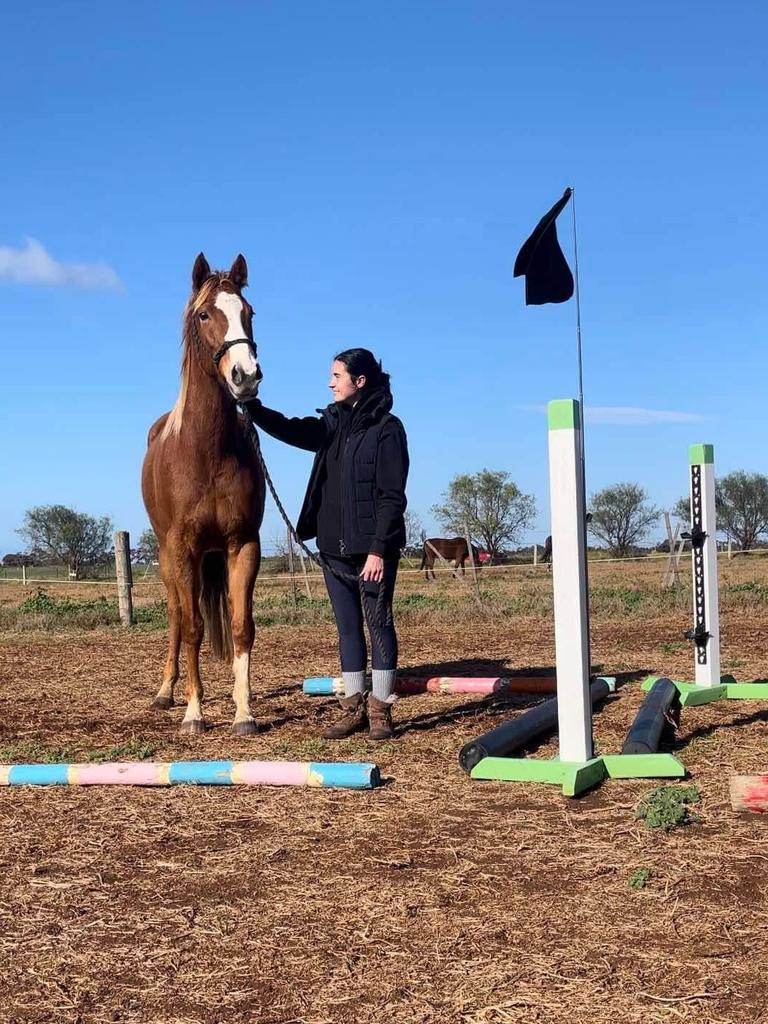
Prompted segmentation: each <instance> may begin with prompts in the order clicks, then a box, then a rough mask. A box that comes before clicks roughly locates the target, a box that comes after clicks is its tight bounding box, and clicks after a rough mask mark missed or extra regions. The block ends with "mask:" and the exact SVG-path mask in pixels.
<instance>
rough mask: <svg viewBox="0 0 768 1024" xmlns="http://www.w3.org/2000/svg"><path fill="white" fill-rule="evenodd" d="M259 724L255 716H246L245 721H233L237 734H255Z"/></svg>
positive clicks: (233, 727)
mask: <svg viewBox="0 0 768 1024" xmlns="http://www.w3.org/2000/svg"><path fill="white" fill-rule="evenodd" d="M258 731H259V726H258V724H257V723H256V720H255V719H254V718H246V719H245V721H243V722H233V724H232V732H233V733H234V734H235V736H255V735H256V733H257V732H258Z"/></svg>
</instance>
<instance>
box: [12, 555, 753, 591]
mask: <svg viewBox="0 0 768 1024" xmlns="http://www.w3.org/2000/svg"><path fill="white" fill-rule="evenodd" d="M736 555H739V556H743V555H750V556H753V555H756V556H760V555H768V548H752V549H750V550H747V551H736V550H732V551H730V552H729V551H728V550H727V549H723V550H721V551H718V558H719V559H721V560H723V559H729V558H731V557H732V556H736ZM669 557H670V556H669V553H668V552H649V553H645V554H641V555H626V556H624V557H622V558H615V557H611V556H609V555H604V554H602V553H600V552H596V551H590V552H589V556H588V562H589V563H590V564H591V565H595V566H599V565H615V564H617V563H624V562H626V563H644V564H648V563H656V562H659V563H660V562H668V561H669ZM270 560H271V561H272V565H270V564H269V563H270ZM280 562H284V559H283V557H282V556H271V557H270V556H268V557H267V558H265V560H264V564H263V566H262V571H261V572H260V573H259V583H260V584H264V583H272V582H275V583H285V582H291V581H296V580H297V579H299V578H300V577H301V575H302V574H301V573H300V571H295V572H294V573H290V572H284V571H282V572H281V571H279V570H277V571H275V568H274V566H275V563H280ZM534 570H536V571H538V572H540V573H546V572H547V571H548V565H547V564H545V563H542V562H538V563H536V562H534V561H533V560H532V559H531V560H530V561H515V562H506V563H504V564H502V565H487V564H486V565H482V566H479V567H478V575H479V577H480V578H481V579H482V577H483V576H484V575H486V574H490V575H493V576H496V575H505V574H515V573H530V572H531V571H534ZM431 571H434V572H435V573H436V574H437V575H440V576H453V575H455V574H456V572H457V571H460V570H455V569H454V568H452V567H449V566H447V565H439V564H437V563H436V564H435V566H434V570H431ZM132 572H133V586H134V587H137V588H140V587H145V586H157V585H158V584H160V583H162V579H161V577H160V574H159V570H158V567H157V566H155V565H149V566H147V565H144V564H134V565H133V566H132ZM423 572H424V570H422V569H419V568H418V567H417V560H416V559H408V558H403V559H401V561H400V568H399V570H398V576H400V577H418V576H421V575H423ZM466 572H467V575H469V574H470V572H471V570H470V568H469V566H467V569H466ZM307 575H308V576H309V578H310V579H311V578H314V579H318V578H319V577H320V576H321V573H320V572H319V570H318V569H317V568H316V567H314V565H313V564H312V563H309V565H308V573H307ZM0 583H16V584H20V585H26V586H34V585H38V584H45V585H46V586H49V585H54V586H55V585H73V584H77V585H78V586H89V585H90V586H101V587H103V586H115V587H116V586H117V573H116V569H115V562H114V560H112V561H109V562H106V563H104V564H102V565H98V566H91V567H89V568H88V569H87V570H86V571H85V574H84V575H83V577H82V578H80V579H76V578H73V577H72V576H71V575H70V574H69V570H68V569H67V567H66V566H23V567H22V566H0Z"/></svg>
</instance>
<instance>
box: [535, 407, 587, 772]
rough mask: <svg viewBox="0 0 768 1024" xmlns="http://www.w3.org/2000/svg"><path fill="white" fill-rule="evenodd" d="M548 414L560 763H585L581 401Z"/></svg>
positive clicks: (585, 646) (583, 531) (584, 589)
mask: <svg viewBox="0 0 768 1024" xmlns="http://www.w3.org/2000/svg"><path fill="white" fill-rule="evenodd" d="M547 414H548V421H549V496H550V510H551V529H552V585H553V590H554V603H555V657H556V662H557V717H558V735H559V739H560V760H561V761H572V762H580V763H583V762H585V761H589V760H590V759H591V758H592V757H593V756H594V745H593V741H592V701H591V699H590V694H589V682H590V649H589V595H588V589H587V550H586V508H585V496H584V474H583V472H582V465H581V451H582V436H581V416H580V409H579V403H578V402H577V401H576V400H575V399H572V398H566V399H558V400H556V401H553V402H550V403H549V406H548V408H547Z"/></svg>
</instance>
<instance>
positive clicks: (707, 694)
mask: <svg viewBox="0 0 768 1024" xmlns="http://www.w3.org/2000/svg"><path fill="white" fill-rule="evenodd" d="M660 678H662V677H661V676H648V678H647V679H646V680H645V682H644V683H643V686H642V688H643V690H650V689H651V687H652V686H653V684H654V683H655V682H656V680H657V679H660ZM670 682H671V683H672V684H673V686H675V687H676V689H677V692H678V693H679V694H680V704H681V705H682V706H683V707H689V708H692V707H696V706H697V705H700V704H711V703H712V702H713V701H716V700H768V682H764V681H761V682H759V683H737V682H736V680H735V679H734V678H733V676H723V677H722V679H721V681H720V685H719V686H697V685H696V684H695V683H683V682H680V681H679V680H677V679H670Z"/></svg>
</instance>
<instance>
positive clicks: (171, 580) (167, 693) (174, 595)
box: [152, 547, 181, 711]
mask: <svg viewBox="0 0 768 1024" xmlns="http://www.w3.org/2000/svg"><path fill="white" fill-rule="evenodd" d="M160 574H161V575H162V577H163V582H164V583H165V593H166V604H167V608H168V655H167V657H166V659H165V668H164V669H163V682H162V685H161V686H160V689H159V690H158V692H157V696H156V697H155V699H154V701H153V702H152V706H153V707H155V708H160V710H161V711H167V710H168V708H172V707H173V688H174V686H175V685H176V681H177V679H178V678H179V648H180V647H181V604H180V603H179V593H178V590H177V588H176V577H175V574H174V572H173V564H172V561H171V560H170V559H169V557H168V554H167V552H166V551H165V548H164V547H163V548H161V550H160Z"/></svg>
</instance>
